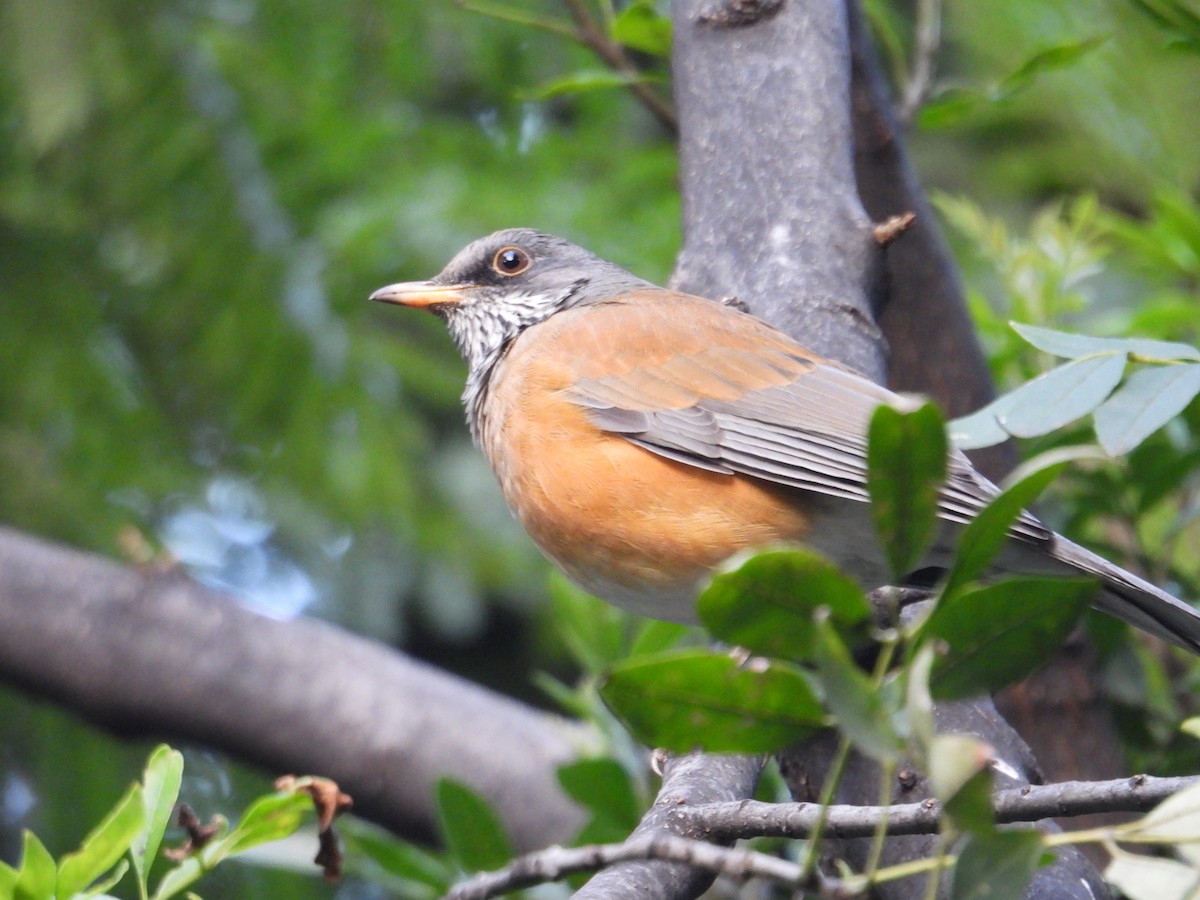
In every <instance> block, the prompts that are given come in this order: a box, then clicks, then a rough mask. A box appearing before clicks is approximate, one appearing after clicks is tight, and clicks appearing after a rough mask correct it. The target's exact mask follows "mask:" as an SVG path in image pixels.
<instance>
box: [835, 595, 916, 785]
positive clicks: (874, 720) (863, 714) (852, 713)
mask: <svg viewBox="0 0 1200 900" xmlns="http://www.w3.org/2000/svg"><path fill="white" fill-rule="evenodd" d="M816 634H817V640H816V646H815V649H816V653H815V654H814V656H815V661H816V665H817V677H818V678H819V679H820V686H821V689H822V693H823V694H824V697H825V705H826V706H827V707H828V708H829V711H830V712H832V713H833V715H834V716H835V717H836V718H837V721H838V725H839V726H840V728H841V730H842V732H843V733H844V734H845V735H846V736H847V737H849V738H850V740H851V741H853V742H854V746H855V747H857V748H858V749H859V750H860V751H862V752H863V753H865V754H866V755H867V756H870V757H871V758H872V759H876V760H879V761H880V762H884V761H886V760H894V759H896V758H897V757H898V756H899V754H900V750H901V747H902V742H901V740H900V736H899V735H898V734H897V733H896V729H895V727H894V726H893V725H892V715H891V713H892V711H891V710H890V709H888V707H887V704H886V703H885V702H884V699H883V694H882V692H881V691H880V690H879V688H878V687H877V686H876V685H875V684H874V683H873V682H872V681H871V679H870V678H868V677H867V676H866V674H864V673H863V671H862V670H861V669H860V668H859V667H858V666H857V665H855V663H854V660H852V659H851V658H850V653H849V651H848V650H847V649H846V645H845V644H843V643H842V640H841V638H840V637H839V636H838V633H837V632H836V631H835V630H834V629H833V627H832V626H831V625H830V624H829V622H828V621H826V620H825V619H824V618H823V617H822V618H820V619H819V620H818V621H817V625H816Z"/></svg>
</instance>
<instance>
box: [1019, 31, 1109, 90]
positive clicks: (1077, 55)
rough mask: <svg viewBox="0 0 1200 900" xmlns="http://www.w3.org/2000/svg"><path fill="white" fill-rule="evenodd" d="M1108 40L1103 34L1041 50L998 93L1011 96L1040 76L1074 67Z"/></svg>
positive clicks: (1022, 65)
mask: <svg viewBox="0 0 1200 900" xmlns="http://www.w3.org/2000/svg"><path fill="white" fill-rule="evenodd" d="M1107 40H1108V36H1107V35H1103V34H1101V35H1095V36H1093V37H1089V38H1084V39H1083V40H1080V41H1071V42H1069V43H1064V44H1057V45H1056V46H1053V47H1048V48H1046V49H1045V50H1041V51H1039V52H1038V53H1035V54H1034V55H1033V56H1031V57H1030V58H1029V59H1027V60H1026V61H1025V62H1024V63H1022V64H1021V66H1020V68H1018V69H1017V70H1016V71H1015V72H1013V73H1012V74H1010V75H1009V76H1008V77H1006V78H1005V79H1004V80H1003V81H1002V82H1000V85H999V88H998V93H999V94H1000V95H1001V96H1003V97H1008V96H1011V95H1012V94H1015V93H1016V92H1017V91H1019V90H1021V89H1023V88H1025V87H1026V86H1027V85H1028V84H1029V83H1030V82H1031V81H1033V79H1034V78H1036V77H1037V76H1038V75H1041V74H1043V73H1045V72H1052V71H1054V70H1056V69H1065V68H1067V67H1068V66H1071V65H1074V64H1075V63H1076V62H1078V61H1079V60H1080V59H1082V58H1083V57H1084V56H1086V55H1087V54H1089V53H1091V52H1092V51H1093V50H1095V49H1096V48H1097V47H1099V46H1101V45H1102V44H1103V43H1104V42H1105V41H1107Z"/></svg>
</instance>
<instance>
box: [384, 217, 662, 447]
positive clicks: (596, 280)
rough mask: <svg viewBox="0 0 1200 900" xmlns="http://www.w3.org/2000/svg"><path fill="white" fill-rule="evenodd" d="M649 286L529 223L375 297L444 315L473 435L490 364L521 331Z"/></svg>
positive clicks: (493, 236)
mask: <svg viewBox="0 0 1200 900" xmlns="http://www.w3.org/2000/svg"><path fill="white" fill-rule="evenodd" d="M648 287H653V286H652V285H650V284H649V283H648V282H646V281H643V280H642V279H641V278H638V277H637V276H636V275H633V274H631V273H629V272H627V271H625V270H624V269H622V268H621V267H620V266H617V265H614V264H613V263H610V262H608V261H606V260H603V259H601V258H600V257H598V256H595V255H593V254H591V253H589V252H588V251H586V250H584V249H583V248H582V247H578V246H576V245H575V244H572V243H570V242H569V241H565V240H563V239H562V238H559V237H554V236H553V235H549V234H543V233H541V232H540V231H534V230H533V229H531V228H508V229H505V230H504V231H497V232H496V233H495V234H490V235H488V236H487V237H485V238H480V239H479V240H477V241H474V242H473V243H471V244H468V245H467V246H466V247H464V248H463V249H462V250H460V251H459V252H458V254H457V255H456V256H455V257H454V259H452V260H450V262H449V263H448V264H447V265H446V268H444V269H442V271H441V272H440V273H438V274H437V275H435V276H434V277H433V278H431V279H430V280H429V281H410V282H404V283H401V284H392V285H388V286H387V287H384V288H380V289H379V290H377V291H376V292H375V293H373V294H372V295H371V299H372V300H380V301H383V302H385V303H396V304H399V305H401V306H409V307H414V308H420V309H427V310H429V311H430V312H432V313H434V314H435V315H437V316H439V317H440V318H442V319H444V320H445V322H446V325H447V327H448V328H449V329H450V335H451V336H452V337H453V338H454V343H455V344H457V345H458V349H459V350H460V351H461V352H462V355H463V356H464V357H465V358H466V360H467V366H468V368H469V374H468V376H467V387H466V390H465V391H464V392H463V402H464V403H465V404H466V407H467V421H468V422H469V423H470V425H471V430H472V433H473V434H475V436H476V437H478V434H477V429H478V424H479V423H478V411H479V404H480V402H481V401H482V397H483V394H484V391H485V389H486V386H487V379H488V376H489V375H490V374H491V370H492V367H493V366H495V364H496V362H497V361H498V360H499V359H500V357H501V356H502V355H503V354H504V351H505V350H506V349H507V347H508V346H509V344H510V343H511V342H512V341H513V339H515V338H516V337H517V336H518V335H519V334H520V333H521V332H522V331H524V330H525V329H526V328H529V327H530V326H532V325H536V324H537V323H538V322H541V321H544V320H545V319H547V318H548V317H550V316H551V315H553V314H554V313H556V312H558V311H559V310H561V309H567V308H570V307H572V306H579V305H581V304H585V303H597V302H602V301H603V300H605V299H607V298H608V297H611V296H613V295H615V294H618V293H620V292H622V291H627V290H633V289H638V288H648Z"/></svg>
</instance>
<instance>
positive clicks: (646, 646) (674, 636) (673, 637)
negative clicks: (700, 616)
mask: <svg viewBox="0 0 1200 900" xmlns="http://www.w3.org/2000/svg"><path fill="white" fill-rule="evenodd" d="M693 633H694V631H693V629H692V628H691V627H689V626H687V625H680V624H679V623H678V622H663V621H661V620H659V619H647V620H646V622H645V623H643V624H642V625H641V626H640V627H639V628H638V630H637V633H636V634H635V635H634V637H633V643H631V644H630V646H629V655H630V656H640V655H642V654H644V653H661V652H662V651H663V650H670V649H671V648H672V647H676V646H678V645H679V644H680V643H682V642H683V641H684V639H686V638H687V637H688V635H690V634H693Z"/></svg>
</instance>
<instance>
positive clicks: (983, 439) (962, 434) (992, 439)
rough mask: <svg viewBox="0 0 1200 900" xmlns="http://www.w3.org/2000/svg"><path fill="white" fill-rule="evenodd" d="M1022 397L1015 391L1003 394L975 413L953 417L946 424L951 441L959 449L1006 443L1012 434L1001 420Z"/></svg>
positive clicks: (973, 448) (974, 448) (976, 448)
mask: <svg viewBox="0 0 1200 900" xmlns="http://www.w3.org/2000/svg"><path fill="white" fill-rule="evenodd" d="M1018 390H1019V389H1018ZM1014 398H1015V399H1014ZM1020 399H1021V398H1020V397H1018V396H1016V393H1015V392H1014V393H1011V394H1002V395H1001V396H999V397H997V398H996V399H995V400H993V401H992V402H991V403H989V404H988V405H987V406H983V407H980V408H979V409H977V410H975V412H973V413H969V414H967V415H965V416H960V417H959V418H957V419H951V420H950V422H949V423H948V424H947V426H946V430H947V433H948V434H949V437H950V443H951V444H953V445H954V446H955V447H957V448H958V449H959V450H978V449H979V448H980V447H991V446H994V445H996V444H1002V443H1004V442H1005V441H1007V440H1008V439H1009V438H1010V437H1012V435H1011V434H1009V433H1008V430H1007V429H1006V428H1005V427H1004V426H1003V425H1002V424H1001V422H1002V421H1003V420H1004V418H1005V417H1006V416H1007V415H1008V411H1009V410H1010V409H1012V407H1013V406H1014V405H1015V404H1016V403H1018V402H1019V401H1020Z"/></svg>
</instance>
